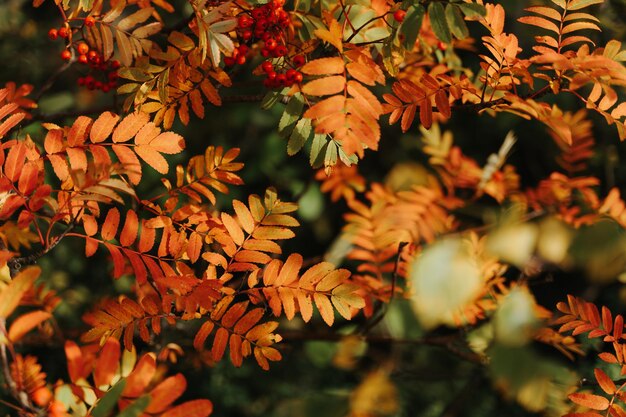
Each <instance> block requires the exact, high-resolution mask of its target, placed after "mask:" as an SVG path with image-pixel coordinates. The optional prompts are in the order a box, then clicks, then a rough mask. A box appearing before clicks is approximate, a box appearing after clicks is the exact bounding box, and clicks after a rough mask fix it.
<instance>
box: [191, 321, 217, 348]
mask: <svg viewBox="0 0 626 417" xmlns="http://www.w3.org/2000/svg"><path fill="white" fill-rule="evenodd" d="M214 327H215V324H213V322H212V321H210V320H207V321H205V322H204V323H202V326H200V329H199V330H198V333H196V337H194V339H193V347H194V348H195V349H196V350H204V342H205V341H206V339H207V337H209V335H210V334H211V332H212V331H213V328H214Z"/></svg>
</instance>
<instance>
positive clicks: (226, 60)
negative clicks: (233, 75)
mask: <svg viewBox="0 0 626 417" xmlns="http://www.w3.org/2000/svg"><path fill="white" fill-rule="evenodd" d="M224 64H225V65H226V66H227V67H232V66H233V65H235V58H231V57H229V56H227V57H226V58H224Z"/></svg>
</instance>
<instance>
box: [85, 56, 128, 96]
mask: <svg viewBox="0 0 626 417" xmlns="http://www.w3.org/2000/svg"><path fill="white" fill-rule="evenodd" d="M119 67H120V62H119V61H116V60H111V61H107V62H101V63H100V64H98V65H97V66H92V68H93V70H94V71H95V70H97V71H100V72H101V74H102V76H103V80H97V79H96V77H94V76H93V75H91V74H89V75H86V76H84V77H79V78H78V80H77V82H78V85H80V86H85V87H87V89H89V90H101V91H102V92H104V93H108V92H109V91H111V90H113V89H115V87H117V79H118V75H117V70H118V68H119Z"/></svg>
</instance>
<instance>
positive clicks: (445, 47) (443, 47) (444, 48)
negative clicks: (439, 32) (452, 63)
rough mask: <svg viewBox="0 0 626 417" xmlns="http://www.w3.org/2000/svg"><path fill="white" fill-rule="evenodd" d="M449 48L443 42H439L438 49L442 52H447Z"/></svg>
mask: <svg viewBox="0 0 626 417" xmlns="http://www.w3.org/2000/svg"><path fill="white" fill-rule="evenodd" d="M447 48H448V45H446V44H445V43H443V42H442V41H439V42H437V49H439V50H440V51H445V50H446V49H447Z"/></svg>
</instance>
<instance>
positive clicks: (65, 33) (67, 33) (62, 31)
mask: <svg viewBox="0 0 626 417" xmlns="http://www.w3.org/2000/svg"><path fill="white" fill-rule="evenodd" d="M57 33H58V35H59V36H60V37H62V38H63V39H65V38H67V37H68V36H70V31H69V30H67V28H66V27H62V28H60V29H59V30H58V32H57Z"/></svg>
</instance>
